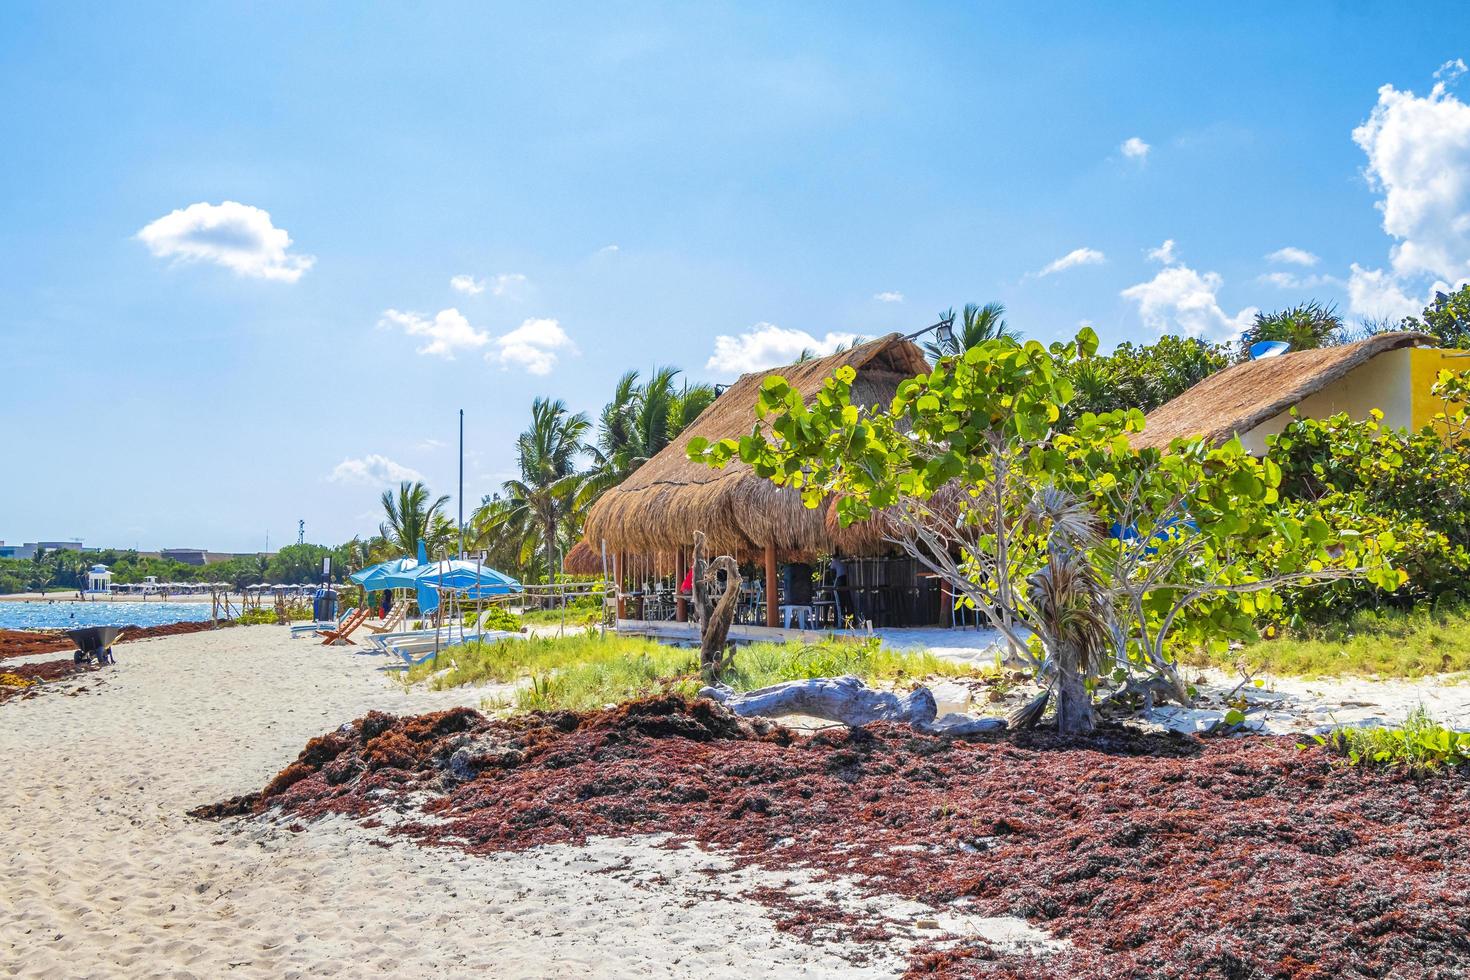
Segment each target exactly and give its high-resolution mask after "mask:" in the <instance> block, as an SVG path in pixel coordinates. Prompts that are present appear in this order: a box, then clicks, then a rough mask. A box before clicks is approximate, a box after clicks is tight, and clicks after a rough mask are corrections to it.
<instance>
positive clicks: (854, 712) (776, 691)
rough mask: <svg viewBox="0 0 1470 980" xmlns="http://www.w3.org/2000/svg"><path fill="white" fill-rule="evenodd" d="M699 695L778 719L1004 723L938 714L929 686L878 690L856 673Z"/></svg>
mask: <svg viewBox="0 0 1470 980" xmlns="http://www.w3.org/2000/svg"><path fill="white" fill-rule="evenodd" d="M699 695H700V697H707V698H710V699H712V700H715V701H719V702H720V703H722V704H723V705H724V706H725V707H727V708H729V709H730V710H731V711H733V712H735V713H736V714H737V715H740V716H741V717H745V718H749V717H753V716H760V717H764V718H780V717H783V716H786V715H805V716H807V717H810V718H821V719H822V720H824V721H833V722H837V723H838V724H840V725H847V726H848V727H849V728H856V727H858V726H860V725H866V724H868V723H869V722H874V721H887V722H895V723H903V724H909V725H912V726H914V727H915V728H918V729H919V730H921V731H928V732H938V733H944V734H949V735H972V734H975V733H977V732H987V731H998V730H1000V729H1002V728H1005V727H1006V723H1005V722H1004V721H1003V720H1001V719H999V718H969V717H966V716H964V715H954V714H950V715H945V716H944V717H943V718H938V719H936V717H935V716H936V715H937V714H938V711H939V709H938V705H937V704H936V703H935V701H934V695H933V694H932V693H930V691H929V689H928V688H927V687H923V686H919V687H916V688H914V689H913V690H912V691H910V692H909V693H907V694H904V695H898V694H894V693H893V692H892V691H877V690H874V689H872V688H870V687H867V686H866V685H864V684H863V682H862V681H861V680H860V679H859V678H856V677H816V678H812V679H810V680H803V681H787V682H786V683H784V684H773V685H772V686H770V687H763V688H761V689H760V690H758V691H747V692H746V693H744V694H735V693H734V692H733V691H731V690H730V689H729V688H726V687H706V688H704V689H702V690H701V691H700V692H699Z"/></svg>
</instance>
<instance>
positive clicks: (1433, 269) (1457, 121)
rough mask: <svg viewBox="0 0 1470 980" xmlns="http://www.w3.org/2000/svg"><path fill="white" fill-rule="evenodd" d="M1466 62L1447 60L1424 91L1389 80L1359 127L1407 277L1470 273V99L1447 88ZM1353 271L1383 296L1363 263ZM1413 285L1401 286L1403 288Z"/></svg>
mask: <svg viewBox="0 0 1470 980" xmlns="http://www.w3.org/2000/svg"><path fill="white" fill-rule="evenodd" d="M1462 70H1463V63H1462V62H1459V61H1458V60H1457V61H1456V62H1448V63H1446V64H1445V65H1444V66H1443V67H1441V68H1440V70H1439V72H1436V73H1435V75H1436V77H1437V78H1440V79H1441V80H1440V81H1437V82H1436V83H1435V84H1434V87H1433V88H1431V89H1430V91H1429V94H1428V95H1426V96H1424V97H1422V98H1421V97H1419V96H1416V95H1415V94H1414V93H1413V92H1410V91H1407V90H1406V91H1402V92H1401V91H1399V90H1398V89H1395V88H1394V87H1393V86H1392V85H1384V86H1382V87H1381V88H1379V90H1378V104H1377V105H1375V106H1374V107H1373V111H1372V112H1371V113H1370V114H1369V116H1368V119H1367V120H1366V121H1365V122H1364V123H1363V124H1362V125H1361V126H1358V127H1357V128H1356V129H1354V130H1353V141H1354V142H1355V143H1357V144H1358V146H1359V147H1361V148H1362V150H1363V152H1364V153H1365V154H1367V156H1368V167H1367V176H1368V180H1369V182H1370V183H1371V185H1372V186H1373V188H1374V189H1375V190H1377V191H1379V192H1380V193H1381V194H1382V195H1383V198H1382V200H1380V201H1379V202H1378V203H1377V205H1376V206H1377V208H1378V209H1379V211H1381V212H1382V213H1383V230H1384V231H1385V232H1387V233H1388V234H1389V235H1390V236H1392V237H1393V238H1394V239H1395V243H1394V245H1393V247H1392V248H1391V249H1390V250H1389V264H1390V266H1391V268H1392V272H1393V275H1395V276H1396V277H1398V278H1399V279H1400V280H1411V279H1415V280H1423V279H1427V278H1431V277H1432V278H1437V279H1440V280H1443V281H1444V282H1446V283H1449V284H1455V283H1459V282H1460V281H1462V280H1465V279H1467V278H1470V105H1466V104H1465V103H1464V102H1461V101H1460V100H1459V99H1458V98H1456V97H1455V96H1453V95H1451V94H1449V93H1448V91H1447V90H1446V85H1447V83H1448V82H1449V81H1452V80H1453V79H1454V78H1455V77H1456V76H1457V75H1458V74H1459V73H1460V72H1461V71H1462ZM1354 278H1355V279H1358V280H1359V282H1360V285H1361V286H1362V288H1363V294H1364V295H1378V296H1379V297H1380V298H1381V297H1382V295H1383V294H1382V292H1381V291H1378V292H1375V290H1377V287H1378V286H1381V285H1382V284H1383V283H1382V281H1381V280H1380V279H1376V278H1373V277H1371V276H1369V274H1368V273H1367V272H1366V271H1363V270H1356V271H1355V272H1354ZM1406 288H1407V287H1406V284H1405V283H1404V282H1400V283H1398V284H1396V286H1395V289H1396V291H1398V292H1399V294H1400V295H1403V294H1404V290H1405V289H1406ZM1355 309H1356V308H1355ZM1358 312H1364V313H1366V312H1368V311H1366V310H1361V311H1358Z"/></svg>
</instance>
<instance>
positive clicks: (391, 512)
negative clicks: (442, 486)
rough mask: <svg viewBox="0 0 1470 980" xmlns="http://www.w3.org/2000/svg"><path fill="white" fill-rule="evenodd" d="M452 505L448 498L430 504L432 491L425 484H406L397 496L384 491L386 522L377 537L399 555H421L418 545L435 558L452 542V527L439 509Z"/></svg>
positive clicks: (444, 497) (391, 492)
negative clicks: (441, 549) (438, 551)
mask: <svg viewBox="0 0 1470 980" xmlns="http://www.w3.org/2000/svg"><path fill="white" fill-rule="evenodd" d="M447 503H449V496H448V494H445V495H444V496H442V497H440V498H439V499H437V500H435V501H434V502H433V503H432V504H430V503H429V488H428V487H426V486H424V484H423V482H422V481H417V480H416V481H414V482H413V483H410V482H408V481H407V480H404V481H403V482H402V483H400V484H399V485H398V493H397V494H396V495H395V494H394V492H393V491H392V490H384V491H383V513H384V514H386V515H387V518H388V519H387V520H386V521H384V522H383V523H382V524H380V525H378V533H380V534H381V535H382V536H383V538H384V539H385V540H386V541H387V542H388V544H389V545H390V546H391V547H393V548H394V549H396V550H397V551H398V552H399V553H400V554H404V555H408V556H410V557H412V556H414V555H416V554H417V553H418V548H419V542H420V541H422V542H423V543H424V548H425V549H426V550H427V551H428V552H429V554H431V555H432V554H433V553H434V552H435V551H437V550H438V549H439V548H441V547H443V546H444V545H446V544H447V543H448V542H449V537H450V535H451V534H452V532H453V529H454V528H453V525H452V524H451V523H450V522H449V518H447V517H445V516H444V515H443V514H441V513H440V512H439V509H440V508H441V507H443V506H444V505H445V504H447Z"/></svg>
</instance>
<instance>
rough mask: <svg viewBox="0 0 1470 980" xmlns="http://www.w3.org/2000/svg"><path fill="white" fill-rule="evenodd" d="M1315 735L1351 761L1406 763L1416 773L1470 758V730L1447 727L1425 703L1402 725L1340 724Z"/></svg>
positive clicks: (1386, 763)
mask: <svg viewBox="0 0 1470 980" xmlns="http://www.w3.org/2000/svg"><path fill="white" fill-rule="evenodd" d="M1312 737H1313V738H1314V739H1315V740H1316V742H1317V744H1318V745H1322V746H1325V747H1326V748H1328V749H1329V750H1331V751H1334V752H1337V753H1340V754H1341V755H1343V756H1345V757H1346V758H1347V760H1348V763H1349V764H1350V765H1354V766H1356V765H1360V764H1363V763H1367V764H1370V765H1376V766H1387V767H1389V768H1395V767H1398V766H1403V767H1404V769H1405V770H1406V771H1407V772H1409V773H1410V774H1412V775H1415V776H1423V775H1427V774H1429V773H1433V772H1436V771H1437V770H1439V769H1441V768H1443V767H1445V766H1462V765H1464V764H1465V763H1466V762H1470V732H1457V731H1454V730H1453V729H1450V728H1446V727H1445V726H1443V725H1441V724H1439V723H1438V722H1436V721H1435V720H1434V719H1432V718H1430V717H1429V712H1428V711H1426V710H1425V709H1424V707H1423V706H1422V705H1421V706H1419V707H1418V708H1416V709H1414V710H1413V711H1412V712H1410V714H1409V716H1408V717H1407V718H1405V719H1404V724H1403V727H1402V728H1341V729H1338V730H1337V731H1335V732H1333V733H1332V734H1330V735H1314V736H1312ZM1302 747H1303V748H1305V746H1302Z"/></svg>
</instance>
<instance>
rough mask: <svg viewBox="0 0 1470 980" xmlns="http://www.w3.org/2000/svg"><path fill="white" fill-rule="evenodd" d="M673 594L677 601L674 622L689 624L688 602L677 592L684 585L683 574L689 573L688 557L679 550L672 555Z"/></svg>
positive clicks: (682, 550) (682, 594)
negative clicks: (673, 556)
mask: <svg viewBox="0 0 1470 980" xmlns="http://www.w3.org/2000/svg"><path fill="white" fill-rule="evenodd" d="M674 555H675V559H674V592H675V593H676V594H677V599H678V601H677V602H676V603H675V611H674V620H675V621H676V622H680V623H687V622H689V600H688V599H686V598H684V593H682V592H680V591H679V586H681V585H683V584H684V573H685V572H687V571H689V567H688V564H689V557H688V556H687V555H686V554H685V553H684V549H683V548H680V549H679V550H678V551H676V552H675V553H674Z"/></svg>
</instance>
